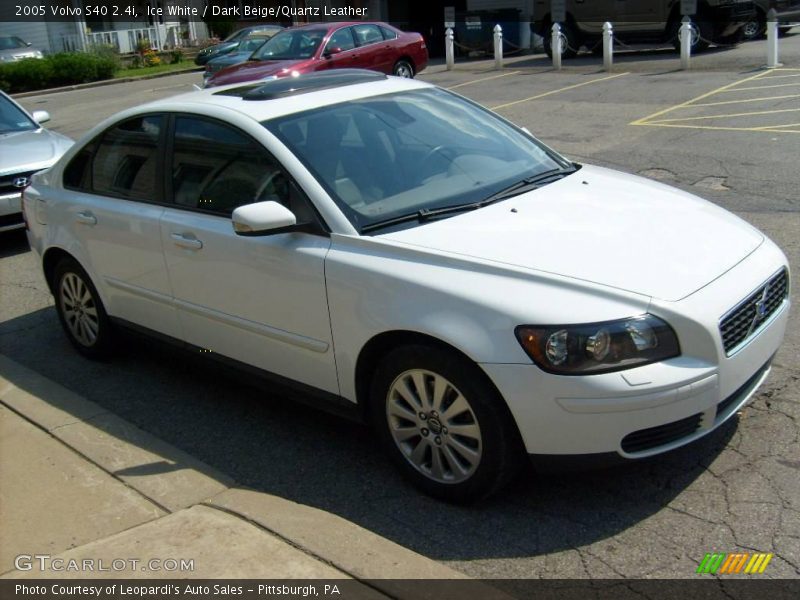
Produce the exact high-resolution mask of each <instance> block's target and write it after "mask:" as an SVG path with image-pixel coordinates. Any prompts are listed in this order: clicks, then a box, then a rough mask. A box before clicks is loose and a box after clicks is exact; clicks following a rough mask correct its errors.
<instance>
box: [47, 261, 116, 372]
mask: <svg viewBox="0 0 800 600" xmlns="http://www.w3.org/2000/svg"><path fill="white" fill-rule="evenodd" d="M52 289H53V292H54V294H55V301H56V311H57V312H58V319H59V321H61V326H62V327H63V328H64V332H65V333H66V334H67V338H68V339H69V341H70V343H71V344H72V345H73V346H74V347H75V349H76V350H77V351H78V352H80V353H81V354H83V355H84V356H86V357H87V358H92V359H104V358H108V357H109V356H110V355H111V354H112V350H113V348H114V329H113V326H112V324H111V321H110V320H109V318H108V315H107V314H106V310H105V307H104V306H103V303H102V301H101V300H100V295H99V294H98V293H97V289H96V288H95V287H94V284H93V283H92V280H91V279H90V278H89V275H88V274H87V273H86V271H85V270H84V269H83V267H81V266H80V265H79V264H78V262H77V261H76V260H74V259H72V258H63V259H62V260H61V261H60V262H59V263H58V264H57V265H56V268H55V271H54V272H53V286H52Z"/></svg>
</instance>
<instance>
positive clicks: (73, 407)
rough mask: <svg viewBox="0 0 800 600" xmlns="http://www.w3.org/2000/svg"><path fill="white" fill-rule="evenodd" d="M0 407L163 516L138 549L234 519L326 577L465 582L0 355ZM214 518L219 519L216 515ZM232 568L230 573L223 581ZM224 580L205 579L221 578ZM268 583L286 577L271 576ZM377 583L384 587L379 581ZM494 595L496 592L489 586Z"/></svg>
mask: <svg viewBox="0 0 800 600" xmlns="http://www.w3.org/2000/svg"><path fill="white" fill-rule="evenodd" d="M0 404H2V405H4V406H5V407H7V408H9V409H11V410H12V411H13V412H15V413H17V414H18V415H20V416H22V417H23V418H24V419H27V420H28V421H29V422H30V423H32V424H34V425H35V426H36V427H38V428H39V429H40V430H42V431H43V432H46V433H47V434H49V435H50V436H52V438H56V440H58V441H59V442H60V443H62V444H64V445H65V446H67V447H68V448H69V449H71V450H72V451H74V452H76V453H77V454H78V455H80V457H81V458H82V459H83V460H85V461H86V462H87V463H91V465H92V466H93V468H94V467H96V468H99V469H100V470H102V471H103V472H105V473H106V474H107V475H109V476H110V477H112V478H114V479H115V480H117V481H118V482H121V483H123V484H124V485H125V486H126V487H128V488H130V489H132V490H135V492H137V493H138V494H139V495H141V496H142V497H144V499H146V500H148V501H150V502H152V503H153V504H154V505H156V506H157V507H159V509H161V510H162V511H163V513H164V514H165V515H166V516H162V517H160V518H157V519H156V521H151V522H150V523H145V524H142V525H139V526H138V527H135V528H134V529H133V530H130V531H131V532H136V533H135V534H134V533H131V534H129V533H128V532H122V533H120V534H116V536H117V537H118V536H126V535H130V536H133V537H132V538H131V539H132V540H134V541H135V540H141V539H142V537H141V536H142V535H147V531H149V532H151V533H150V537H147V540H148V542H149V544H150V545H151V546H152V545H153V544H155V545H156V546H158V545H159V544H161V545H165V544H166V545H167V546H169V544H173V545H176V544H178V545H179V544H180V543H181V540H175V539H173V538H174V535H173V534H169V535H167V537H164V536H165V535H166V534H167V533H168V531H172V529H171V528H170V527H167V528H166V529H165V530H164V532H163V533H161V534H159V533H158V532H159V531H161V528H160V527H159V526H158V525H155V523H161V522H162V521H166V520H167V519H170V522H172V520H173V519H174V518H177V516H178V515H180V514H183V513H187V512H188V513H190V514H191V515H200V516H199V517H198V519H199V520H198V522H199V523H201V524H202V523H203V522H204V519H206V520H208V519H210V520H211V521H213V522H215V523H217V522H219V521H220V519H222V520H224V519H228V520H229V521H230V520H231V519H234V518H235V519H234V520H236V521H239V522H241V523H242V526H244V525H245V524H249V525H250V526H255V527H256V528H258V529H260V530H261V531H262V532H264V533H265V534H268V535H269V536H270V537H271V538H278V540H280V541H282V542H283V543H284V544H286V545H288V546H293V547H294V548H296V549H297V550H299V551H302V552H303V553H304V554H306V555H307V557H311V558H313V559H314V560H316V561H318V562H319V563H321V565H323V566H325V565H327V566H325V567H324V568H323V569H322V570H323V571H325V569H328V570H327V571H325V572H326V573H329V574H330V573H331V571H330V569H333V570H335V571H337V572H340V573H342V574H343V575H344V576H350V577H354V578H356V579H359V580H364V579H369V580H375V579H385V578H395V579H403V578H413V579H468V578H467V577H466V576H465V575H463V574H461V573H459V572H457V571H454V570H452V569H450V568H448V567H446V566H444V565H441V564H440V563H437V562H435V561H433V560H430V559H428V558H426V557H424V556H422V555H420V554H417V553H415V552H412V551H411V550H408V549H406V548H404V547H402V546H400V545H398V544H396V543H394V542H392V541H390V540H387V539H385V538H382V537H381V536H379V535H376V534H374V533H372V532H371V531H368V530H366V529H364V528H362V527H360V526H358V525H356V524H354V523H351V522H350V521H347V520H345V519H343V518H341V517H339V516H337V515H333V514H330V513H327V512H325V511H322V510H319V509H316V508H313V507H309V506H304V505H301V504H297V503H295V502H291V501H289V500H286V499H284V498H280V497H277V496H272V495H270V494H267V493H264V492H259V491H255V490H246V489H241V488H238V487H237V486H236V482H235V481H234V480H232V479H231V478H230V477H228V476H226V475H225V474H223V473H220V472H219V471H217V470H216V469H214V468H212V467H210V466H209V465H207V464H205V463H203V462H201V461H198V460H196V459H195V458H193V457H192V456H190V455H188V454H186V453H185V452H183V451H182V450H179V449H177V448H175V447H173V446H171V445H169V444H167V443H166V442H164V441H162V440H160V439H158V438H156V437H154V436H152V435H150V434H149V433H147V432H145V431H142V430H141V429H139V428H138V427H136V426H135V425H133V424H131V423H129V422H127V421H125V420H124V419H122V418H120V417H118V416H116V415H114V414H112V413H110V412H109V411H107V410H106V409H104V408H103V407H101V406H99V405H97V404H95V403H94V402H91V401H89V400H87V399H86V398H83V397H81V396H79V395H77V394H75V393H73V392H70V391H69V390H67V389H66V388H64V387H63V386H61V385H59V384H57V383H55V382H53V381H51V380H49V379H47V378H45V377H43V376H42V375H39V374H38V373H36V372H35V371H33V370H31V369H29V368H27V367H24V366H22V365H20V364H18V363H16V362H15V361H13V360H11V359H10V358H8V357H7V356H5V355H2V354H0ZM42 487H43V488H47V489H46V491H47V492H48V493H49V494H50V495H52V494H53V493H56V494H57V489H55V488H57V487H58V483H57V482H53V481H49V480H48V481H44V482H43V483H42ZM209 511H211V512H213V513H215V514H216V515H217V516H215V517H209V516H208V515H209V514H210V513H209ZM226 515H227V516H226ZM181 519H182V517H181ZM179 520H180V519H179ZM228 526H230V527H234V528H235V529H236V528H241V526H239V525H231V524H230V523H228V525H225V527H228ZM143 528H147V530H146V531H145V533H144V534H143V533H142V532H141V531H140V530H143ZM173 533H174V532H173ZM201 534H202V535H205V533H204V532H203V531H199V532H198V535H201ZM113 537H115V536H112V538H113ZM162 538H163V539H162ZM167 538H170V539H167ZM105 539H106V540H108V539H111V538H105ZM124 539H125V540H128V537H125V538H124ZM95 543H97V544H100V546H99V547H102V548H109V547H113V545H112V546H109V544H105V543H104V540H99V541H96V542H91V543H90V544H87V543H84V544H83V545H82V546H79V547H78V548H73V549H71V550H68V551H66V553H65V554H69V555H70V556H72V555H74V556H84V555H85V554H86V553H85V551H84V550H85V548H86V547H88V546H89V545H91V544H95ZM131 543H133V542H131ZM136 543H139V542H136ZM254 543H256V542H254ZM258 543H260V542H258ZM265 543H266V542H265ZM269 543H273V542H269ZM275 543H277V542H275ZM143 546H144V544H143ZM192 548H194V546H192ZM184 549H185V548H184ZM231 568H232V567H230V566H228V567H226V573H227V572H228V571H230V569H231ZM321 568H322V567H321ZM235 572H236V576H244V573H243V572H242V571H239V570H235ZM226 573H220V574H213V573H210V574H207V576H211V577H220V576H226ZM270 575H271V576H279V573H276V572H274V571H272V572H271V573H270ZM370 585H372V586H373V587H378V586H376V585H375V583H374V582H372V583H371V584H370ZM387 585H388V584H387ZM382 591H384V590H382ZM487 591H489V592H492V595H495V596H496V594H497V591H496V590H494V589H493V588H490V587H488V586H487ZM384 592H385V593H388V594H389V595H392V596H394V597H401V596H402V593H401V594H400V596H398V593H399V592H401V590H396V589H387V590H385V591H384Z"/></svg>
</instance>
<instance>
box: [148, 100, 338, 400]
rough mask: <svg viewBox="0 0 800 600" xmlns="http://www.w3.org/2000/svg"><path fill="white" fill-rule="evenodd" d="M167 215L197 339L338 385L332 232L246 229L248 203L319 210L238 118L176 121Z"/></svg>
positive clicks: (189, 324) (173, 277)
mask: <svg viewBox="0 0 800 600" xmlns="http://www.w3.org/2000/svg"><path fill="white" fill-rule="evenodd" d="M173 121H174V123H173V125H172V130H173V132H174V133H173V134H172V138H173V146H172V148H173V149H172V151H171V152H170V153H169V155H170V158H169V160H168V163H167V169H168V178H167V200H168V202H171V204H172V206H171V207H170V208H167V209H166V210H165V212H164V215H163V217H162V219H161V240H162V244H163V247H164V255H165V257H166V262H167V268H168V270H169V276H170V281H171V283H172V287H173V290H174V296H175V303H176V306H177V311H178V314H179V316H180V321H181V323H182V325H183V329H184V331H185V339H186V341H187V342H189V343H190V344H192V345H194V346H197V347H199V348H202V349H206V350H208V351H210V352H214V353H217V354H221V355H223V356H227V357H230V358H233V359H235V360H237V361H240V362H243V363H246V364H248V365H252V366H255V367H258V368H259V369H263V370H266V371H270V372H272V373H275V374H278V375H280V376H283V377H286V378H289V379H292V380H296V381H300V382H303V383H306V384H308V385H312V386H314V387H316V388H320V389H323V390H325V391H329V392H333V393H338V389H339V388H338V380H337V377H336V368H335V363H334V358H333V341H332V336H331V327H330V321H329V317H328V300H327V294H326V288H325V256H326V255H327V253H328V249H329V247H330V238H329V237H328V236H327V235H322V234H314V233H303V232H291V233H280V234H274V235H268V236H260V237H243V236H239V235H236V234H235V233H234V231H233V227H232V224H231V213H232V212H233V210H234V209H235V208H237V207H238V206H242V205H244V204H250V203H253V202H258V201H265V200H275V201H278V202H281V203H283V204H284V205H286V206H287V207H288V208H289V209H290V210H292V212H294V213H295V215H296V216H297V218H298V221H299V222H302V221H306V220H313V219H314V218H315V213H314V211H313V209H312V208H311V207H310V204H309V203H308V200H307V198H306V197H305V196H304V195H303V194H302V192H301V191H300V189H299V187H298V186H297V184H296V183H294V181H293V179H292V178H291V176H290V175H289V174H288V172H287V171H286V170H285V169H283V167H282V166H281V165H280V164H279V163H278V162H277V161H276V160H275V158H274V157H273V156H272V155H271V154H270V153H269V152H267V150H266V149H265V148H264V147H263V146H262V145H261V144H260V143H258V142H256V141H255V140H253V139H252V138H251V137H249V136H248V135H247V134H246V133H244V132H242V131H241V130H239V129H237V128H234V127H232V126H231V125H229V124H226V123H223V122H220V121H216V120H212V119H209V118H205V117H198V116H193V115H176V116H175V117H174V119H173Z"/></svg>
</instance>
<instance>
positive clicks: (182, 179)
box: [172, 117, 291, 216]
mask: <svg viewBox="0 0 800 600" xmlns="http://www.w3.org/2000/svg"><path fill="white" fill-rule="evenodd" d="M290 195H291V194H290V182H289V178H288V176H287V175H286V174H285V173H284V171H283V169H282V168H281V166H280V165H279V164H278V162H277V161H276V160H275V159H274V158H273V157H272V156H271V155H270V154H269V153H268V152H267V151H266V150H265V149H264V148H262V147H261V145H259V144H257V143H256V142H254V141H253V140H251V139H250V138H249V137H248V136H246V135H244V134H243V133H241V132H239V131H237V130H236V129H233V128H231V127H229V126H227V125H222V124H221V123H216V122H212V121H208V120H205V119H198V118H193V117H178V118H177V119H175V146H174V151H173V159H172V201H173V202H174V203H175V204H176V205H178V206H179V207H185V208H193V209H202V210H206V211H211V212H215V213H219V214H220V215H226V216H227V215H230V214H231V213H232V212H233V209H235V208H237V207H239V206H242V205H244V204H252V203H253V202H262V201H266V200H275V201H278V202H281V203H283V204H284V205H286V206H289V203H290Z"/></svg>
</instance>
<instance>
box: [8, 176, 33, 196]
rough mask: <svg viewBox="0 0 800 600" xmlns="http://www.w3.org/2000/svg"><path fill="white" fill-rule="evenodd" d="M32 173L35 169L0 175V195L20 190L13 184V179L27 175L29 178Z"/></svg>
mask: <svg viewBox="0 0 800 600" xmlns="http://www.w3.org/2000/svg"><path fill="white" fill-rule="evenodd" d="M34 173H36V171H25V172H24V173H12V174H11V175H2V176H0V196H2V195H4V194H13V193H19V192H20V191H22V190H20V189H19V188H18V187H16V186H15V185H14V180H15V179H17V178H19V177H27V178H28V179H30V177H31V175H33V174H34Z"/></svg>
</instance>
